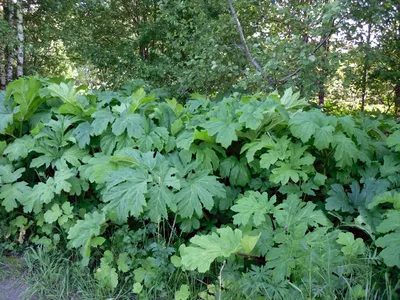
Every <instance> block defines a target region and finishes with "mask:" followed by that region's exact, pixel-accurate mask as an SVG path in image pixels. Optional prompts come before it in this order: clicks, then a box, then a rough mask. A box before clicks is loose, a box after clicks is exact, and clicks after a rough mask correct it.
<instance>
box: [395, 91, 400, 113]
mask: <svg viewBox="0 0 400 300" xmlns="http://www.w3.org/2000/svg"><path fill="white" fill-rule="evenodd" d="M394 112H395V115H396V117H399V113H400V83H397V84H396V87H395V88H394Z"/></svg>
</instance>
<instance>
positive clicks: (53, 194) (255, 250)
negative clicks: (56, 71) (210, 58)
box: [0, 77, 400, 299]
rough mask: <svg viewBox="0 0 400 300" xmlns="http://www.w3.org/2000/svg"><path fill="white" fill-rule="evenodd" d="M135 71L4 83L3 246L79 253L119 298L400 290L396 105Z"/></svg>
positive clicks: (324, 295) (0, 124)
mask: <svg viewBox="0 0 400 300" xmlns="http://www.w3.org/2000/svg"><path fill="white" fill-rule="evenodd" d="M135 83H136V82H135V81H133V82H131V83H130V84H126V85H124V86H123V87H122V88H121V89H120V90H119V91H94V90H92V91H91V90H87V88H85V87H84V86H79V87H77V86H75V85H74V82H73V81H60V80H59V79H43V78H35V77H29V78H21V79H18V80H15V81H13V82H12V83H10V84H9V85H8V86H7V90H6V92H3V93H0V138H1V142H0V154H2V157H1V158H0V201H1V207H0V242H1V247H2V252H3V254H7V253H12V252H15V251H18V250H21V249H25V248H26V247H27V246H29V245H33V246H34V248H36V249H37V248H39V249H42V250H40V251H47V252H49V253H54V252H56V253H59V252H63V251H65V253H66V255H69V262H70V263H72V264H79V265H80V267H81V268H83V269H86V270H88V273H90V274H93V276H94V279H95V280H96V282H97V284H98V285H99V290H101V291H103V292H104V294H103V295H107V297H111V296H112V295H114V297H116V298H118V293H119V291H121V290H128V291H129V293H132V295H133V294H137V297H138V298H143V299H155V298H158V297H160V298H167V299H171V298H173V297H175V299H195V298H201V299H231V298H232V299H295V298H296V299H306V298H307V299H337V298H339V299H358V298H360V299H361V298H365V299H391V298H396V297H397V296H396V295H398V294H397V293H398V282H399V269H398V268H400V252H399V251H398V249H400V229H399V224H400V192H399V187H400V130H399V125H398V124H396V122H395V121H394V120H393V118H391V117H390V118H389V117H384V116H381V115H380V116H370V117H367V116H364V115H356V116H348V115H347V116H335V115H329V114H325V113H324V112H322V111H321V110H320V109H317V108H313V107H312V106H311V105H309V103H308V102H307V101H306V100H305V99H302V98H300V95H299V93H293V92H292V90H291V89H287V90H286V91H285V92H284V94H283V95H279V94H278V93H277V92H274V93H271V94H269V95H266V94H264V93H258V94H254V95H244V94H243V95H240V94H237V93H234V94H232V95H231V96H229V97H224V98H223V99H220V100H215V99H210V98H207V97H204V96H201V95H199V94H193V95H191V97H190V98H189V99H188V100H187V101H186V102H185V103H184V104H181V103H179V102H178V101H177V100H175V99H174V98H172V99H164V98H163V95H162V94H163V93H161V92H160V90H159V89H157V90H153V91H151V90H145V89H144V88H143V87H142V86H138V85H137V84H135ZM78 252H79V253H78ZM171 280H173V281H174V282H175V284H174V285H173V287H174V288H171ZM72 292H73V291H71V293H72ZM75 292H76V291H75ZM64 296H65V297H68V295H64ZM104 298H106V296H104Z"/></svg>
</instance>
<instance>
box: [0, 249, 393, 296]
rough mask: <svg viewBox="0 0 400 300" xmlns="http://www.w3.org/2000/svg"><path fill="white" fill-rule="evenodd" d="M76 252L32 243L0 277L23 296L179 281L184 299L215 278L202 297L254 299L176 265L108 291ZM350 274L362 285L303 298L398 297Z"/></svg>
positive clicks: (363, 272) (370, 277)
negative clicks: (18, 286)
mask: <svg viewBox="0 0 400 300" xmlns="http://www.w3.org/2000/svg"><path fill="white" fill-rule="evenodd" d="M77 255H78V253H75V252H73V251H71V252H65V253H61V254H60V253H57V252H45V251H44V250H42V249H41V248H38V249H33V248H31V249H28V251H26V253H25V255H24V256H23V257H16V258H14V257H3V258H0V279H1V278H6V277H12V278H23V279H24V281H25V282H26V283H27V285H28V286H29V289H28V291H27V292H26V293H25V295H24V296H25V297H26V298H27V299H38V300H41V299H46V300H53V299H54V300H55V299H58V300H64V299H65V300H67V299H68V300H89V299H90V300H93V299H107V300H111V299H113V300H114V299H115V300H120V299H121V300H123V299H174V298H175V292H176V291H178V290H179V289H180V287H181V285H182V284H187V285H188V286H189V289H190V295H191V296H190V297H189V299H200V298H198V297H196V296H195V295H199V293H200V292H203V295H205V294H206V293H205V291H206V290H207V285H209V284H215V286H214V288H211V290H212V291H211V292H212V294H214V293H215V296H216V297H214V296H209V297H207V296H206V298H203V299H210V300H211V299H234V300H235V299H245V298H246V299H255V298H253V297H248V298H247V297H245V298H243V297H244V295H243V294H242V293H240V291H239V294H240V295H241V296H240V297H239V296H238V295H239V294H236V293H235V292H234V290H235V288H234V287H232V288H233V289H232V290H231V291H230V295H228V294H226V292H228V291H225V292H223V293H222V295H219V293H218V289H219V286H218V278H217V276H216V277H215V278H214V279H210V278H208V279H207V278H204V277H202V275H201V274H196V273H194V272H184V271H182V270H180V269H177V270H176V271H175V272H174V273H173V274H172V276H170V277H168V278H166V279H165V280H166V281H165V282H161V281H157V283H156V284H155V285H153V286H150V287H147V288H146V287H144V289H143V291H142V293H141V295H135V294H134V293H133V292H132V288H133V286H132V281H133V280H132V279H133V278H132V277H133V274H132V272H128V273H126V274H127V275H126V276H125V277H122V278H120V280H119V283H118V286H117V288H116V289H115V291H111V290H109V289H107V288H104V287H103V286H101V285H100V284H99V282H98V281H97V280H96V279H95V278H94V277H93V270H89V268H82V267H80V266H79V265H78V264H77V263H76V262H75V261H76V257H77ZM360 267H361V266H360ZM215 271H216V272H215V274H216V275H218V274H217V273H221V272H220V271H221V270H215ZM217 271H218V272H217ZM354 275H355V276H358V277H359V276H363V277H364V280H362V281H363V284H362V286H359V287H356V286H355V285H354V284H353V283H351V282H348V283H347V285H348V289H344V290H343V294H340V295H338V294H337V292H338V291H336V292H333V293H332V291H334V290H335V286H334V285H333V286H332V288H331V289H330V288H329V286H327V285H329V283H328V282H326V285H324V286H323V290H325V292H322V294H321V295H320V296H321V298H319V297H318V298H315V294H314V296H312V295H311V298H308V299H349V300H350V299H365V300H378V299H398V297H397V295H395V294H394V293H395V292H394V291H395V290H396V288H398V286H399V284H400V283H397V284H395V286H396V287H395V288H394V289H393V285H394V284H393V282H391V280H390V276H389V274H388V273H382V274H381V275H378V274H374V272H373V269H369V268H366V269H363V268H362V267H361V268H360V270H359V271H358V272H355V274H354ZM377 275H378V277H380V278H381V280H380V281H381V283H383V285H386V289H385V288H383V289H382V288H378V287H377V286H375V284H373V283H374V282H377V278H376V276H377ZM321 276H323V274H321ZM350 280H351V278H350ZM362 281H361V282H362ZM237 284H238V283H236V284H234V285H235V286H236V285H237ZM266 284H268V283H266ZM208 288H210V286H208ZM236 288H239V290H240V287H238V286H236ZM316 288H318V287H316V286H312V287H310V289H312V290H314V289H316ZM357 289H362V290H364V291H365V292H364V293H361V294H360V293H359V291H357ZM305 290H307V289H303V291H305ZM321 291H322V290H321ZM329 291H331V292H329ZM235 294H236V295H235ZM334 294H336V295H334ZM307 296H308V295H307ZM360 296H361V297H360ZM304 297H306V296H305V295H303V298H304ZM338 297H339V298H338ZM271 299H272V298H271ZM304 299H305V298H304ZM299 300H300V298H299Z"/></svg>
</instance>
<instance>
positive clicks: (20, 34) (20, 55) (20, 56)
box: [16, 0, 24, 78]
mask: <svg viewBox="0 0 400 300" xmlns="http://www.w3.org/2000/svg"><path fill="white" fill-rule="evenodd" d="M21 1H22V0H17V1H16V10H17V13H16V14H17V39H18V51H17V78H19V77H22V76H24V17H23V14H22V5H21Z"/></svg>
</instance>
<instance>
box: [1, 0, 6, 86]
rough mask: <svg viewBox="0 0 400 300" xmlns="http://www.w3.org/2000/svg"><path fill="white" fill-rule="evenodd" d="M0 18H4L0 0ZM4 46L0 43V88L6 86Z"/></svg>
mask: <svg viewBox="0 0 400 300" xmlns="http://www.w3.org/2000/svg"><path fill="white" fill-rule="evenodd" d="M0 20H4V6H3V2H2V1H1V0H0ZM5 50H6V49H5V46H4V45H0V90H4V89H5V87H6V65H5V53H6V52H5Z"/></svg>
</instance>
